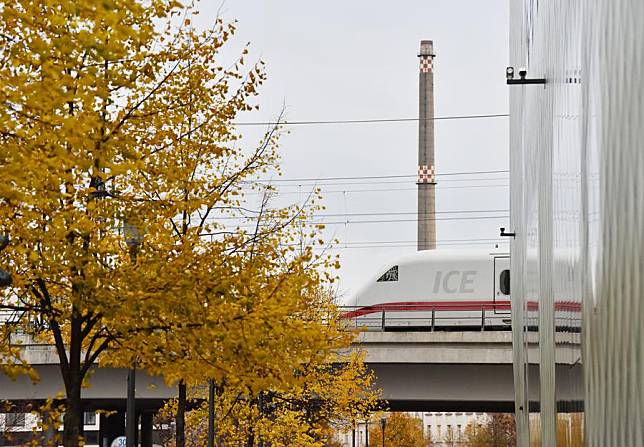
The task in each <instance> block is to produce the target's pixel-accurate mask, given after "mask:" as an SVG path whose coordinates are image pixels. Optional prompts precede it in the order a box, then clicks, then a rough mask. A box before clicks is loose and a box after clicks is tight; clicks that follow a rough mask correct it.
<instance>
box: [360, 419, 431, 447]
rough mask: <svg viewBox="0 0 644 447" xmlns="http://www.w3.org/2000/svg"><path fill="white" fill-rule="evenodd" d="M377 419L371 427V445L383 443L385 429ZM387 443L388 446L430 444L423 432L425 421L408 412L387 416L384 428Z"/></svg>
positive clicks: (402, 446) (413, 446) (378, 445)
mask: <svg viewBox="0 0 644 447" xmlns="http://www.w3.org/2000/svg"><path fill="white" fill-rule="evenodd" d="M378 422H379V421H375V422H374V423H373V424H372V425H371V427H370V429H369V447H380V446H382V445H383V442H382V435H383V430H382V427H381V425H380V424H379V423H378ZM384 436H385V443H384V445H387V446H396V447H417V446H424V445H428V444H429V439H427V438H426V437H425V435H424V432H423V423H422V421H421V420H420V419H418V418H415V417H413V416H410V415H409V414H407V413H399V412H393V413H389V415H388V416H387V418H386V423H385V428H384Z"/></svg>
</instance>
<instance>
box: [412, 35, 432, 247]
mask: <svg viewBox="0 0 644 447" xmlns="http://www.w3.org/2000/svg"><path fill="white" fill-rule="evenodd" d="M434 56H435V55H434V43H433V42H432V41H431V40H422V41H421V42H420V52H419V54H418V58H419V60H420V67H419V68H420V72H419V91H418V95H419V104H418V181H417V185H418V251H421V250H433V249H435V248H436V170H435V166H434Z"/></svg>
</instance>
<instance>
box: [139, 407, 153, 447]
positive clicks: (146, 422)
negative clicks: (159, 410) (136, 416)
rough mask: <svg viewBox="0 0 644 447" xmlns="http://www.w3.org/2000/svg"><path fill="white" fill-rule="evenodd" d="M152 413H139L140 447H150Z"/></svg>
mask: <svg viewBox="0 0 644 447" xmlns="http://www.w3.org/2000/svg"><path fill="white" fill-rule="evenodd" d="M153 419H154V413H152V412H150V411H144V412H143V413H141V447H152V421H153Z"/></svg>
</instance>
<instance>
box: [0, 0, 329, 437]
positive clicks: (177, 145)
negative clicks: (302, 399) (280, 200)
mask: <svg viewBox="0 0 644 447" xmlns="http://www.w3.org/2000/svg"><path fill="white" fill-rule="evenodd" d="M0 17H1V18H2V20H0V41H2V50H1V57H0V61H1V63H0V85H1V86H2V89H0V90H1V93H0V94H1V95H2V104H1V105H0V138H1V139H2V144H1V145H0V177H1V178H2V179H3V182H2V183H1V184H0V232H2V233H3V234H8V235H9V236H10V238H11V241H12V242H11V244H10V246H9V247H8V248H7V249H6V250H4V251H3V252H2V253H1V254H0V256H2V265H3V267H4V268H6V269H7V270H10V271H11V273H12V275H13V280H14V281H13V286H12V288H11V290H10V292H9V293H8V294H6V295H3V296H2V304H1V307H2V308H4V309H13V310H17V311H20V312H23V313H24V318H23V320H22V325H23V327H22V329H23V330H24V331H26V332H27V333H29V334H31V335H32V336H34V337H39V338H41V339H44V340H51V341H52V342H53V343H54V344H55V346H56V349H57V352H58V355H59V360H60V369H61V375H62V378H63V381H64V385H65V393H66V399H65V410H66V411H65V416H64V433H63V440H64V444H65V446H76V445H79V442H80V439H81V433H82V420H81V415H82V402H81V398H80V396H81V394H80V393H81V387H82V385H83V380H84V379H85V377H86V376H87V373H88V372H89V370H90V368H91V367H92V366H93V365H94V364H95V363H96V362H97V361H101V360H104V358H103V357H101V354H103V353H104V352H106V351H107V350H110V351H111V354H113V355H110V360H111V361H112V362H113V364H121V365H129V366H142V367H146V368H149V369H150V370H151V371H153V372H159V373H162V374H164V375H166V377H167V378H168V380H170V381H172V380H179V381H183V380H187V379H190V380H193V379H195V378H196V377H198V374H197V373H196V372H195V371H197V367H198V366H199V365H200V363H199V362H196V361H194V360H195V359H196V358H198V357H199V358H201V357H203V358H204V359H202V360H200V361H202V363H201V365H203V364H204V362H205V363H207V364H209V365H211V368H209V369H208V372H207V373H205V374H202V376H201V378H202V379H205V378H208V377H212V378H214V379H218V380H223V378H224V377H226V379H227V380H229V381H230V382H232V383H237V382H239V383H244V384H245V385H246V386H251V389H255V390H257V389H269V388H270V385H271V384H272V383H273V382H276V381H277V380H278V378H279V377H281V376H280V374H281V373H282V372H283V371H292V365H293V364H294V360H295V359H297V357H298V355H300V354H301V353H304V352H307V351H309V352H317V351H318V350H319V347H320V343H318V341H319V340H326V339H327V337H326V335H324V334H321V335H320V334H319V333H318V331H319V328H320V324H319V322H317V323H315V324H314V323H312V322H311V321H298V319H297V317H298V311H297V309H298V306H299V305H300V304H302V303H304V302H305V301H306V300H307V299H309V298H307V296H306V295H305V293H304V292H306V291H308V290H312V289H313V288H315V286H317V285H318V283H319V282H320V281H321V280H323V279H325V275H326V274H325V273H320V270H318V267H320V262H322V263H323V264H324V263H326V262H327V261H321V260H320V259H318V258H315V257H314V256H313V255H312V252H311V250H310V249H307V250H304V251H301V252H300V253H297V254H293V253H290V252H291V251H292V250H290V248H289V245H290V244H291V243H293V242H294V241H295V239H294V237H295V236H294V232H287V231H282V230H283V229H285V228H287V227H288V226H289V225H290V224H292V223H294V222H296V221H297V220H298V219H299V220H302V219H304V215H303V214H302V213H299V212H298V211H297V210H295V211H294V210H293V209H288V210H275V211H273V210H265V212H263V213H261V214H262V216H265V219H263V220H261V221H260V220H258V219H254V222H255V229H254V230H251V231H246V230H244V229H243V226H242V225H243V224H239V225H237V226H235V225H232V228H231V225H228V224H227V222H229V221H227V220H225V219H226V218H227V217H234V218H239V217H240V213H241V211H243V209H242V203H243V202H242V200H243V199H242V197H243V196H242V195H241V194H240V193H241V192H242V190H244V189H248V187H249V183H248V179H252V178H254V177H255V176H256V175H258V174H259V173H262V172H265V171H267V170H269V169H273V168H275V167H276V163H277V153H276V138H277V136H278V130H277V129H276V128H273V129H270V130H269V132H268V133H267V135H266V138H265V139H264V141H262V142H261V144H260V145H259V147H257V148H254V149H251V150H248V149H246V150H245V149H244V148H242V147H241V145H240V144H239V141H238V140H239V135H238V134H237V133H236V132H235V130H234V126H233V123H232V121H233V119H234V118H235V117H236V116H237V115H238V113H239V112H242V111H248V110H250V109H251V105H250V99H251V98H252V97H253V96H254V95H256V93H257V86H258V85H259V84H261V83H262V82H263V80H264V74H263V73H262V71H261V68H260V67H258V66H253V67H251V68H249V69H244V68H243V64H244V60H243V54H242V55H241V57H240V58H239V59H237V60H236V61H233V63H230V64H224V63H223V62H222V61H220V60H219V58H218V56H217V55H218V52H219V50H220V48H221V47H222V46H223V45H224V44H225V42H226V41H227V40H228V39H229V37H230V35H231V34H232V33H233V32H234V26H230V25H225V24H224V23H223V22H222V21H221V20H219V19H217V20H216V21H215V23H214V24H213V26H212V27H211V28H210V29H208V30H206V31H203V32H197V31H196V30H195V29H194V28H192V26H191V24H190V9H189V8H188V9H186V8H184V7H183V6H182V5H181V4H180V3H179V2H177V1H173V0H146V1H142V0H104V1H101V2H95V1H93V0H48V1H34V0H17V1H15V2H11V3H5V4H3V5H2V6H0ZM262 204H263V202H262ZM222 222H224V223H222ZM299 228H304V226H300V227H299ZM314 233H315V229H308V230H307V233H306V234H307V236H311V235H313V234H314ZM211 238H212V239H211ZM285 254H289V256H288V257H285V256H284V255H285ZM278 272H286V273H288V274H284V275H282V276H279V275H277V273H278ZM285 282H288V287H286V286H285V285H284V283H285ZM298 288H299V290H300V292H298V293H293V291H294V290H298ZM275 294H278V295H279V296H280V297H281V299H276V300H273V299H272V298H274V296H275ZM285 317H288V320H287V321H286V323H288V324H284V325H279V327H278V326H277V323H278V322H279V321H280V320H281V319H283V318H285ZM195 320H198V321H195ZM34 322H37V323H39V324H37V325H35V324H34ZM227 324H229V325H230V326H228V327H227ZM229 328H230V329H231V331H230V333H229V334H230V336H229V337H226V334H227V331H228V329H229ZM247 331H253V332H251V333H253V334H260V335H259V336H256V337H254V338H253V340H251V341H250V342H249V343H248V344H246V342H247V340H246V339H245V337H244V336H245V335H246V334H247V333H248V332H247ZM298 332H299V333H300V334H301V335H300V336H297V335H296V334H297V333H298ZM204 335H205V336H206V337H207V340H208V342H209V343H207V347H205V348H204V350H205V351H204V352H201V351H195V350H192V349H191V348H190V343H194V342H195V340H197V339H199V337H203V336H204ZM280 339H281V340H283V341H285V342H287V343H291V345H292V346H299V347H301V348H302V349H301V350H300V351H298V352H299V353H300V354H298V355H291V352H292V351H291V350H289V349H287V350H286V351H287V352H286V353H285V354H284V355H283V356H282V357H280V355H279V350H278V349H277V347H276V344H275V340H280ZM218 341H220V342H219V343H218ZM239 345H241V346H239ZM161 346H167V347H168V349H166V350H165V351H160V347H161ZM249 346H251V347H249ZM296 351H297V350H296ZM241 353H243V354H244V356H245V357H244V356H241V357H240V356H239V354H241ZM182 360H184V361H185V367H186V368H185V369H184V371H185V374H175V376H173V375H172V372H171V370H170V369H169V368H167V366H168V365H169V364H172V363H173V362H175V363H174V364H175V365H177V363H176V362H180V361H182ZM282 360H285V361H283V362H282ZM286 360H287V361H286ZM280 362H281V363H280ZM240 364H242V365H253V366H252V368H246V369H245V370H243V369H242V370H239V369H237V366H239V365H240ZM175 371H176V368H175ZM244 377H246V378H249V377H254V378H256V379H254V380H253V381H249V380H248V381H244V380H241V379H240V378H244ZM249 384H250V385H249Z"/></svg>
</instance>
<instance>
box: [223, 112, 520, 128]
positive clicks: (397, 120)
mask: <svg viewBox="0 0 644 447" xmlns="http://www.w3.org/2000/svg"><path fill="white" fill-rule="evenodd" d="M508 116H510V115H509V114H508V113H491V114H485V115H448V116H436V117H434V118H428V119H426V121H449V120H469V119H481V118H505V117H508ZM418 121H420V118H375V119H354V120H316V121H314V120H311V121H285V122H270V121H266V122H261V121H260V122H252V121H251V122H238V123H233V124H235V125H236V126H277V125H280V126H308V125H316V124H371V123H409V122H412V123H413V122H418Z"/></svg>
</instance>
